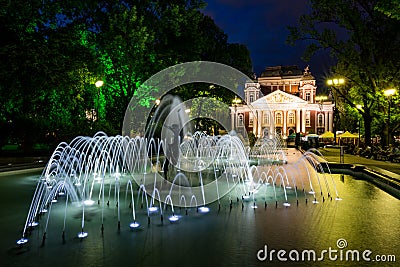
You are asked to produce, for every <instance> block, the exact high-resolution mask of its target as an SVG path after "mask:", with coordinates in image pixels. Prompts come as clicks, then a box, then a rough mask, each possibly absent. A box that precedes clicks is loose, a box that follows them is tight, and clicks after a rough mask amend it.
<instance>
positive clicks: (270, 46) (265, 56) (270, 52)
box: [203, 0, 333, 81]
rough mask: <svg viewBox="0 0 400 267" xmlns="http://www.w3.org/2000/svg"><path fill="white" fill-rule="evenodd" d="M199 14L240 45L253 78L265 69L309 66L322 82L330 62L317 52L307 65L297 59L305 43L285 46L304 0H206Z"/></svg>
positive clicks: (304, 9)
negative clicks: (247, 56) (248, 59)
mask: <svg viewBox="0 0 400 267" xmlns="http://www.w3.org/2000/svg"><path fill="white" fill-rule="evenodd" d="M206 2H207V3H208V6H207V7H206V8H205V10H204V11H203V12H204V13H205V14H207V15H209V16H211V17H212V18H213V19H214V21H215V23H216V24H217V25H218V26H219V27H220V28H221V29H222V30H223V31H224V32H225V33H226V34H227V35H228V37H229V39H228V41H229V42H230V43H241V44H244V45H246V46H247V47H248V49H249V50H250V53H251V59H252V62H253V68H254V71H255V72H256V74H257V76H259V75H260V73H261V71H262V70H263V69H264V68H265V67H267V66H277V65H298V66H299V67H300V68H301V69H303V68H304V67H305V66H307V65H310V70H311V72H312V73H313V74H314V76H316V78H317V80H319V81H321V79H323V77H322V76H323V74H324V73H327V72H328V70H329V66H330V65H332V62H333V60H332V59H331V58H330V57H329V55H327V53H318V54H317V55H316V56H314V57H313V58H312V59H311V61H310V62H304V61H303V60H301V56H302V54H303V51H304V49H305V44H301V43H298V44H297V45H296V46H294V47H292V46H289V45H287V44H286V43H285V41H286V38H287V36H288V34H289V31H288V30H287V26H288V25H291V26H294V25H296V24H297V21H298V18H299V16H300V15H302V14H304V13H307V12H308V11H309V10H310V8H309V6H308V5H307V2H308V1H307V0H206Z"/></svg>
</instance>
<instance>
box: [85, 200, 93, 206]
mask: <svg viewBox="0 0 400 267" xmlns="http://www.w3.org/2000/svg"><path fill="white" fill-rule="evenodd" d="M83 203H84V204H85V205H86V206H92V205H93V204H94V200H92V199H86V200H85V201H83Z"/></svg>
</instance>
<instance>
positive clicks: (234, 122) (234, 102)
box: [232, 96, 242, 130]
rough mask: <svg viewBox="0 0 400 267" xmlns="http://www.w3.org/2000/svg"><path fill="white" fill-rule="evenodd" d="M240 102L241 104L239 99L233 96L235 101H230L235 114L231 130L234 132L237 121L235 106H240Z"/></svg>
mask: <svg viewBox="0 0 400 267" xmlns="http://www.w3.org/2000/svg"><path fill="white" fill-rule="evenodd" d="M240 102H242V101H241V100H240V99H239V98H237V97H236V96H235V99H233V100H232V103H233V106H234V107H235V114H234V120H233V129H234V130H236V120H237V116H236V112H237V105H238V104H240Z"/></svg>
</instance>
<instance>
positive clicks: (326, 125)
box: [323, 112, 329, 132]
mask: <svg viewBox="0 0 400 267" xmlns="http://www.w3.org/2000/svg"><path fill="white" fill-rule="evenodd" d="M323 114H324V132H326V131H328V126H329V122H328V114H326V112H324V113H323Z"/></svg>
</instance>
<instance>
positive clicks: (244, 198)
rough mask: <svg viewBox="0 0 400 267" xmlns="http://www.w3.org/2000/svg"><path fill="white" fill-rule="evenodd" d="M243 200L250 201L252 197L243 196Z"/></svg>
mask: <svg viewBox="0 0 400 267" xmlns="http://www.w3.org/2000/svg"><path fill="white" fill-rule="evenodd" d="M242 198H243V200H248V199H250V196H248V195H244V196H242Z"/></svg>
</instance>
